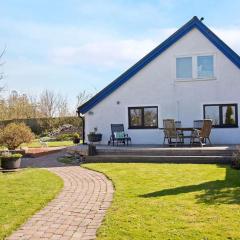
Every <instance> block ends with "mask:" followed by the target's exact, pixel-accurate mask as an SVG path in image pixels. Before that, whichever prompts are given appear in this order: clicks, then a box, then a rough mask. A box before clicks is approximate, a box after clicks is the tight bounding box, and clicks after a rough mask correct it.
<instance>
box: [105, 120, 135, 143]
mask: <svg viewBox="0 0 240 240" xmlns="http://www.w3.org/2000/svg"><path fill="white" fill-rule="evenodd" d="M111 133H112V134H111V136H110V139H109V141H108V145H111V144H112V145H113V146H114V144H115V142H116V143H117V146H118V144H119V143H122V144H124V145H125V144H126V143H127V146H128V143H129V142H131V137H129V136H128V134H126V133H125V132H124V125H123V124H111Z"/></svg>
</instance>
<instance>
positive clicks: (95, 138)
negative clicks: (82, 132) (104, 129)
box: [88, 133, 102, 142]
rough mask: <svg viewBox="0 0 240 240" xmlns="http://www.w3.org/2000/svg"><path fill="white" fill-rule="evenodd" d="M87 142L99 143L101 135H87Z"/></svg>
mask: <svg viewBox="0 0 240 240" xmlns="http://www.w3.org/2000/svg"><path fill="white" fill-rule="evenodd" d="M88 141H89V142H101V141H102V134H101V133H90V134H88Z"/></svg>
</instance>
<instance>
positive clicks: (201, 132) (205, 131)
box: [191, 119, 212, 147]
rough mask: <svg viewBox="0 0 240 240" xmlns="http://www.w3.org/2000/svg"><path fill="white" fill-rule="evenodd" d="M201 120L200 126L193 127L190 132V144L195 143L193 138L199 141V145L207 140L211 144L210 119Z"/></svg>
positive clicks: (202, 144)
mask: <svg viewBox="0 0 240 240" xmlns="http://www.w3.org/2000/svg"><path fill="white" fill-rule="evenodd" d="M202 121H203V124H202V128H201V129H194V131H193V132H192V138H191V145H192V144H193V143H195V141H194V140H195V139H197V140H198V141H199V143H200V144H201V147H203V146H204V145H206V143H207V140H208V142H209V143H210V144H212V143H211V140H210V134H211V130H212V120H211V119H204V120H202Z"/></svg>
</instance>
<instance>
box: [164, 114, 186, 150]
mask: <svg viewBox="0 0 240 240" xmlns="http://www.w3.org/2000/svg"><path fill="white" fill-rule="evenodd" d="M163 131H164V140H163V144H165V140H166V139H167V140H168V144H169V145H174V146H175V147H176V146H177V144H178V143H181V144H182V143H183V134H182V133H181V132H179V131H178V130H177V128H176V124H175V121H174V119H164V120H163ZM173 139H175V141H173Z"/></svg>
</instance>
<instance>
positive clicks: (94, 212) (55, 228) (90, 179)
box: [7, 153, 113, 240]
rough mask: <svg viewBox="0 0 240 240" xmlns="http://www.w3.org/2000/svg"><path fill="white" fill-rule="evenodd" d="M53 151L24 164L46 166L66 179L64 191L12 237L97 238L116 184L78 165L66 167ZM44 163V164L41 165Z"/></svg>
mask: <svg viewBox="0 0 240 240" xmlns="http://www.w3.org/2000/svg"><path fill="white" fill-rule="evenodd" d="M57 155H59V153H58V154H52V155H49V156H45V157H42V158H38V159H27V160H25V161H24V163H23V164H24V165H25V166H27V165H30V166H36V167H38V164H36V163H39V165H40V166H39V167H47V165H48V164H49V166H51V167H50V168H48V167H47V169H48V170H50V171H52V172H54V173H55V174H57V175H58V176H60V177H61V178H62V179H63V181H64V187H63V190H62V191H61V192H60V194H59V195H58V196H57V197H56V198H55V199H54V200H53V201H51V202H50V203H49V204H48V205H47V206H46V207H45V208H43V209H42V210H40V211H39V212H37V213H36V214H35V215H33V216H32V217H31V218H30V219H29V220H28V221H27V222H26V223H25V224H24V225H22V226H21V227H20V229H19V230H17V231H16V232H15V233H13V234H12V235H11V236H10V237H8V238H7V239H9V240H15V239H16V240H19V239H22V240H28V239H31V240H35V239H51V240H53V239H56V240H68V239H72V240H80V239H82V240H90V239H95V238H96V231H97V229H98V227H99V226H100V225H101V222H102V220H103V217H104V215H105V212H106V209H107V208H108V207H109V206H110V204H111V201H112V197H113V185H112V183H111V181H110V180H108V179H107V178H106V177H105V176H104V175H103V174H101V173H98V172H94V171H90V170H87V169H84V168H81V167H79V166H63V165H62V164H60V163H59V166H57V165H58V163H57V161H56V157H57ZM43 163H44V165H45V166H42V165H43Z"/></svg>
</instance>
